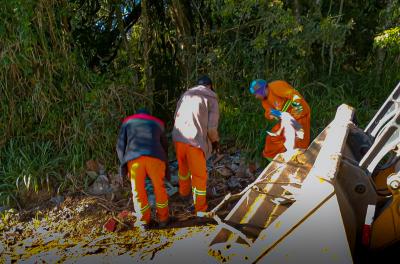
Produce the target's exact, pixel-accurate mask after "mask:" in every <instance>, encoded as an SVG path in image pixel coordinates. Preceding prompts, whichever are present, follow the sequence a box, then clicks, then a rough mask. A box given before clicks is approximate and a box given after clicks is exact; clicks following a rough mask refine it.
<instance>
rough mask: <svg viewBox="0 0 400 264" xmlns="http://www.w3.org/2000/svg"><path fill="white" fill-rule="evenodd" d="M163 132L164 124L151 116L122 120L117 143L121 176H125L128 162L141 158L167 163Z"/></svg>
mask: <svg viewBox="0 0 400 264" xmlns="http://www.w3.org/2000/svg"><path fill="white" fill-rule="evenodd" d="M164 131H165V128H164V122H163V121H161V120H160V119H158V118H156V117H154V116H152V115H148V114H135V115H131V116H128V117H127V118H125V119H124V121H123V122H122V126H121V129H120V132H119V136H118V142H117V154H118V158H119V161H120V175H121V176H126V175H127V172H128V169H127V164H128V161H130V160H133V159H137V158H139V157H141V156H150V157H154V158H158V159H160V160H163V161H165V162H168V158H167V152H168V146H167V139H166V137H165V134H164Z"/></svg>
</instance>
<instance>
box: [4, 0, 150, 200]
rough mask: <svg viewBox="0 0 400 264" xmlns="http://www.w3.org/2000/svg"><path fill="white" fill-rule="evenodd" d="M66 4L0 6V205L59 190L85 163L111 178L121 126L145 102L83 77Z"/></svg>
mask: <svg viewBox="0 0 400 264" xmlns="http://www.w3.org/2000/svg"><path fill="white" fill-rule="evenodd" d="M65 3H66V2H60V1H56V0H35V1H28V2H26V1H23V0H10V1H5V2H4V3H2V6H1V7H0V14H1V16H0V25H2V26H1V27H0V46H1V47H2V52H1V53H0V80H1V82H0V100H1V104H0V111H1V115H0V125H1V126H0V135H2V138H1V139H0V191H1V193H0V204H5V203H13V202H14V203H15V202H16V201H18V194H19V193H21V191H26V190H29V191H33V192H37V191H38V190H39V189H41V188H50V189H51V191H53V192H54V191H59V190H60V189H62V188H65V187H67V186H68V184H70V183H69V182H68V180H67V178H66V175H67V174H70V175H74V177H76V179H75V180H76V181H77V182H78V183H79V181H82V182H83V181H84V179H83V175H84V173H83V171H84V167H85V162H86V161H87V160H89V159H95V160H99V161H101V162H102V163H104V164H105V165H107V166H109V167H110V168H112V169H113V170H115V171H116V166H115V164H116V158H115V142H116V135H117V131H118V127H119V124H120V120H121V118H122V117H123V116H125V115H126V114H130V113H132V112H133V111H134V109H135V108H136V107H137V105H140V104H143V101H144V100H145V99H144V98H143V97H140V96H138V94H139V95H140V92H138V91H135V87H131V86H130V85H129V83H128V82H127V81H126V80H127V79H128V77H129V74H125V75H124V78H120V79H116V80H113V81H110V80H109V78H108V77H107V76H106V75H98V74H96V73H94V72H92V71H91V70H89V69H88V68H87V67H86V66H85V65H86V64H85V62H84V61H83V60H82V58H81V56H80V53H79V51H78V50H75V49H74V48H73V47H72V44H71V43H72V41H71V36H70V32H69V31H68V30H67V29H66V28H65V27H63V26H62V23H61V21H62V18H63V17H62V16H63V15H65V14H66V13H68V5H66V4H65Z"/></svg>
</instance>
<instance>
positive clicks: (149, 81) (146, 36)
mask: <svg viewBox="0 0 400 264" xmlns="http://www.w3.org/2000/svg"><path fill="white" fill-rule="evenodd" d="M142 21H143V62H144V65H143V68H144V77H143V85H144V91H145V96H146V98H147V99H148V101H147V102H146V107H147V108H148V109H149V110H150V111H151V110H152V108H153V105H154V104H153V91H154V80H153V76H152V66H151V63H150V52H151V28H150V19H149V8H148V1H147V0H142Z"/></svg>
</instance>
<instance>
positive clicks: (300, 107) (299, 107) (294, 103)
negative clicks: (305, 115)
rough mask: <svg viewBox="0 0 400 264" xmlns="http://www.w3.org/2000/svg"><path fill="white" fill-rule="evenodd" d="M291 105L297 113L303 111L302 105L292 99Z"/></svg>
mask: <svg viewBox="0 0 400 264" xmlns="http://www.w3.org/2000/svg"><path fill="white" fill-rule="evenodd" d="M292 107H293V109H294V111H295V112H296V113H297V114H300V113H301V112H303V106H302V105H301V104H300V103H298V102H296V101H293V103H292Z"/></svg>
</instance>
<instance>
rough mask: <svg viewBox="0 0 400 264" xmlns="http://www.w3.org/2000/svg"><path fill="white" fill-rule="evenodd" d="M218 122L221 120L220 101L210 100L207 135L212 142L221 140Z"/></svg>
mask: <svg viewBox="0 0 400 264" xmlns="http://www.w3.org/2000/svg"><path fill="white" fill-rule="evenodd" d="M218 122H219V108H218V101H217V100H210V107H209V109H208V127H207V135H208V138H209V139H210V140H211V142H217V141H219V134H218Z"/></svg>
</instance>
